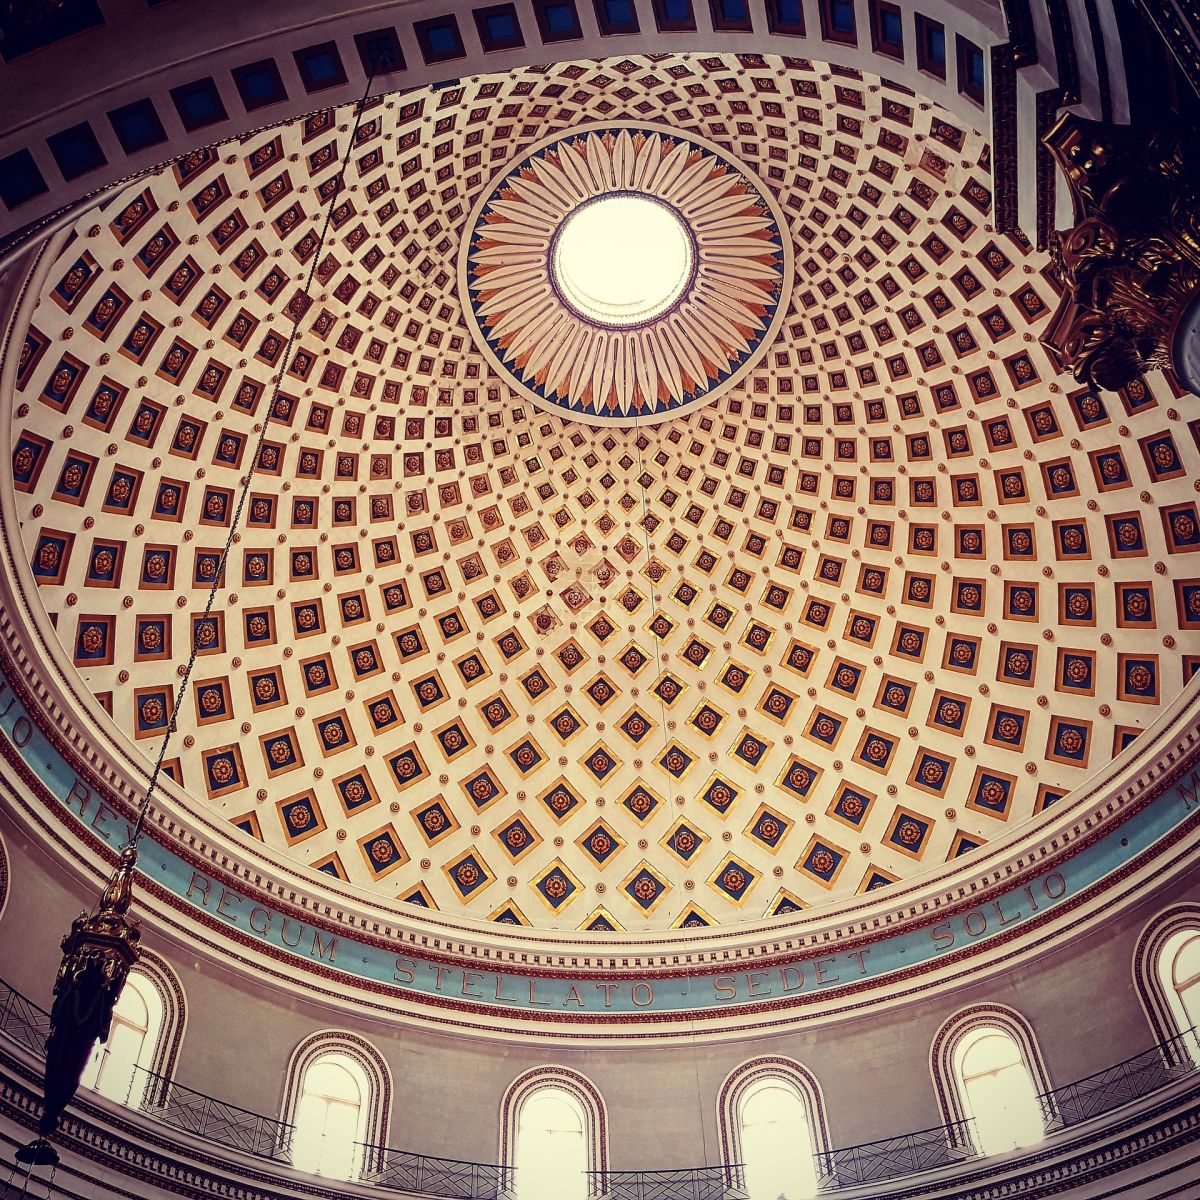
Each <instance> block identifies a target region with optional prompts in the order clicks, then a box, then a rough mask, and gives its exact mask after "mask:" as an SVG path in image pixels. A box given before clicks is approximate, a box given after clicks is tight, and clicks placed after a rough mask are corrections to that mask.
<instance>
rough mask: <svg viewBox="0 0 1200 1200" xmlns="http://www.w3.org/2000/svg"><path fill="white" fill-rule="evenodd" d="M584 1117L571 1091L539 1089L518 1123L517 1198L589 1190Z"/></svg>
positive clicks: (581, 1194)
mask: <svg viewBox="0 0 1200 1200" xmlns="http://www.w3.org/2000/svg"><path fill="white" fill-rule="evenodd" d="M586 1119H587V1118H586V1116H585V1114H584V1111H583V1108H582V1107H581V1105H580V1103H579V1101H578V1100H576V1099H575V1097H574V1096H572V1095H571V1093H570V1092H567V1091H564V1090H563V1089H562V1088H557V1087H544V1088H539V1089H538V1090H537V1091H536V1092H534V1093H532V1094H531V1095H530V1096H528V1097H527V1098H526V1100H525V1103H524V1104H522V1105H521V1116H520V1118H519V1123H518V1126H517V1156H516V1168H517V1179H516V1184H517V1196H518V1197H519V1200H556V1198H561V1200H584V1198H585V1197H586V1196H587V1194H588V1177H587V1169H588V1156H587V1144H586V1141H585V1130H584V1125H585V1123H586Z"/></svg>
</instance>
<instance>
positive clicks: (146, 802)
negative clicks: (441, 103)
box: [128, 70, 375, 848]
mask: <svg viewBox="0 0 1200 1200" xmlns="http://www.w3.org/2000/svg"><path fill="white" fill-rule="evenodd" d="M374 82H375V73H374V71H373V70H372V71H371V72H370V73H369V74H368V75H367V86H366V87H365V88H364V89H363V94H362V98H361V99H360V100H359V101H358V102H357V104H356V105H355V112H354V124H353V126H352V128H351V130H350V138H349V140H348V142H347V144H346V153H345V154H344V155H343V156H342V162H341V166H340V167H339V169H338V173H337V175H336V176H335V178H334V188H333V194H332V195H331V196H330V197H329V207H328V208H327V209H326V211H325V222H324V224H323V225H322V227H321V236H320V237H319V238H318V239H317V248H316V250H315V251H314V252H313V256H312V263H311V265H310V266H309V268H308V278H307V279H306V280H305V283H304V298H305V300H308V299H309V296H310V293H311V291H312V285H313V279H314V278H315V277H316V273H317V267H318V265H319V263H320V261H321V255H322V253H323V252H324V249H325V239H326V237H327V236H328V235H329V226H330V224H331V223H332V221H333V210H334V209H335V208H336V207H337V201H338V197H339V196H340V195H341V193H342V187H343V184H344V182H345V177H346V170H347V168H348V167H349V165H350V154H351V152H352V151H353V149H354V139H355V138H356V137H357V136H358V128H359V125H360V124H361V122H362V115H363V110H364V109H365V107H366V103H367V97H368V96H369V95H370V92H371V85H372V84H373V83H374ZM307 311H308V306H307V305H305V307H304V312H302V313H299V314H297V315H296V317H295V319H294V320H293V321H292V329H291V332H290V333H289V334H288V339H287V343H286V345H285V346H284V349H283V355H282V357H281V358H280V360H279V368H278V370H277V371H276V372H275V381H274V383H273V385H272V387H271V395H270V399H269V401H268V403H267V407H266V411H265V412H264V413H263V419H262V424H261V427H260V429H259V433H258V441H257V442H256V443H255V446H254V455H253V457H252V458H251V460H250V469H249V470H248V471H247V472H246V476H245V478H244V479H243V480H242V487H241V491H240V493H239V494H238V501H237V506H236V507H235V509H234V512H233V519H232V521H231V522H230V526H229V533H228V534H227V535H226V537H225V545H224V546H223V547H222V549H221V559H220V562H219V563H218V566H217V571H216V574H215V576H214V578H213V583H212V587H211V588H209V590H208V598H207V600H206V601H205V603H204V614H203V616H202V617H201V618H200V620H199V621H198V622H197V623H195V624H194V625H193V633H192V649H191V654H190V655H189V656H188V660H187V665H186V666H185V667H184V669H183V674H182V677H181V679H180V681H179V686H178V688H177V689H176V691H175V699H174V702H173V704H172V705H171V717H170V720H169V721H168V722H167V731H166V733H165V734H164V735H163V740H162V742H161V744H160V745H159V748H158V757H157V758H156V759H155V762H154V770H153V771H152V772H151V773H150V780H149V782H148V783H147V784H146V792H145V794H144V795H143V797H142V803H141V806H140V807H139V809H138V815H137V823H136V824H135V825H134V827H133V833H132V834H131V835H130V838H129V843H128V844H129V845H130V846H133V847H135V848H136V847H137V844H138V842H139V841H141V838H142V834H143V832H144V831H145V824H146V815H147V813H148V812H149V811H150V802H151V800H152V799H153V797H154V792H155V790H156V789H157V787H158V781H159V778H160V777H161V775H162V771H163V763H164V761H165V760H166V756H167V749H168V747H169V746H170V744H171V737H172V735H173V734H174V733H175V728H176V718H177V717H178V715H179V711H180V709H181V708H182V707H183V703H184V699H185V697H186V695H187V686H188V683H189V681H190V680H191V677H192V670H193V669H194V667H195V665H196V656H197V655H198V654H199V645H198V642H197V636H196V634H197V632H198V631H199V630H200V629H202V628H203V627H204V625H205V624H206V623H207V622H208V621H209V619H210V618H211V616H212V610H213V605H214V604H215V603H216V599H217V592H218V591H220V589H221V587H222V584H223V581H224V576H225V566H226V564H227V563H228V561H229V555H230V552H231V551H232V549H233V544H234V542H235V540H236V539H237V536H238V527H239V525H240V524H241V519H242V512H243V510H244V509H245V507H246V500H247V499H248V498H249V495H250V485H251V484H252V483H253V482H254V475H255V472H256V471H257V470H258V464H259V458H260V456H261V455H262V449H263V444H264V443H265V442H266V439H267V427H268V425H269V424H270V422H271V415H272V413H273V412H274V411H275V402H276V400H278V398H279V389H280V387H281V386H282V385H283V377H284V374H285V373H286V372H287V368H288V364H289V363H290V362H291V358H292V350H293V348H294V347H295V344H296V338H297V336H298V335H299V332H300V321H301V319H302V318H303V316H304V314H305V313H307Z"/></svg>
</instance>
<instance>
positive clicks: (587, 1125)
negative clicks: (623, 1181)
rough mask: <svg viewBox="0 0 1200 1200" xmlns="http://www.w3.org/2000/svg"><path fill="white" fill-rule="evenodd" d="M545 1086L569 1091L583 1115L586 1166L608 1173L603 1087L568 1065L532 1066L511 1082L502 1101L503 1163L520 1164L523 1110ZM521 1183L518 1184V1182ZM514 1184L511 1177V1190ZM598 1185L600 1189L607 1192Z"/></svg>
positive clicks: (606, 1123)
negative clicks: (530, 1099)
mask: <svg viewBox="0 0 1200 1200" xmlns="http://www.w3.org/2000/svg"><path fill="white" fill-rule="evenodd" d="M544 1088H556V1089H559V1090H561V1091H564V1092H567V1093H568V1094H569V1095H570V1096H571V1098H572V1099H573V1100H574V1101H575V1103H576V1104H577V1105H578V1106H579V1108H580V1110H581V1111H582V1113H583V1116H584V1143H585V1146H586V1150H587V1163H588V1166H587V1169H588V1170H589V1171H593V1172H599V1174H600V1177H601V1180H602V1179H603V1177H604V1176H606V1175H607V1174H608V1113H607V1111H606V1110H605V1107H604V1097H603V1096H601V1094H600V1089H599V1088H597V1087H596V1085H595V1084H594V1083H592V1081H591V1080H590V1079H588V1078H587V1076H585V1075H581V1074H580V1073H579V1072H578V1071H572V1070H569V1069H568V1068H566V1067H555V1066H545V1067H533V1068H532V1069H530V1070H528V1071H526V1072H525V1073H524V1074H523V1075H518V1076H517V1078H516V1079H514V1080H513V1081H512V1083H510V1084H509V1085H508V1088H507V1089H506V1090H505V1093H504V1099H503V1100H502V1101H501V1104H500V1165H501V1167H503V1168H504V1169H505V1170H506V1171H511V1170H512V1169H513V1168H515V1167H516V1165H517V1155H518V1149H517V1142H518V1139H519V1134H520V1129H521V1110H522V1108H523V1107H524V1105H525V1103H526V1102H527V1101H528V1100H529V1098H530V1097H531V1096H533V1095H534V1094H536V1093H537V1092H539V1091H541V1090H542V1089H544ZM518 1186H519V1185H518ZM512 1187H513V1183H512V1181H511V1180H510V1182H509V1184H508V1188H509V1190H511V1189H512ZM606 1190H607V1188H606V1187H605V1188H599V1189H597V1191H598V1192H599V1191H606Z"/></svg>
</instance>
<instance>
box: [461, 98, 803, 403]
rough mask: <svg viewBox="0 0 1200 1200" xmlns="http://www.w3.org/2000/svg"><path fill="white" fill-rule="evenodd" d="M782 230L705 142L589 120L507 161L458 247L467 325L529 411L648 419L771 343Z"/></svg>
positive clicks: (756, 193) (758, 195) (700, 394)
mask: <svg viewBox="0 0 1200 1200" xmlns="http://www.w3.org/2000/svg"><path fill="white" fill-rule="evenodd" d="M786 230H787V225H786V222H785V220H784V218H783V214H782V213H781V212H780V210H779V208H778V206H777V205H776V203H775V201H774V198H773V197H772V196H771V194H770V192H769V191H768V189H767V188H766V187H765V186H764V185H763V184H762V183H761V182H760V181H759V180H758V179H757V178H755V177H754V176H753V175H752V174H751V173H750V172H749V171H748V170H747V169H746V167H745V166H744V165H742V164H741V163H738V162H737V161H736V160H734V159H733V158H731V157H730V156H729V155H728V154H726V152H725V151H723V150H722V149H721V148H720V147H719V146H717V145H716V144H714V143H712V142H709V141H706V140H705V139H703V138H699V137H696V136H695V135H693V134H689V133H677V132H673V131H672V132H668V131H666V130H663V129H662V128H661V127H659V126H655V125H650V124H644V123H639V122H622V123H620V124H612V125H609V124H603V125H585V126H581V127H577V128H575V129H574V130H572V132H571V133H570V134H567V135H559V136H557V137H554V138H552V139H549V140H547V141H545V142H542V143H540V144H539V145H538V146H536V147H535V148H534V149H533V150H531V151H530V152H529V153H527V154H526V155H525V156H524V157H523V158H522V159H521V160H520V161H519V162H516V163H510V164H509V165H508V166H506V167H505V168H504V170H503V171H502V172H501V173H500V174H499V175H498V176H497V177H496V179H495V180H494V182H493V184H492V186H491V187H490V188H489V189H487V190H486V191H485V192H484V194H483V196H482V198H481V199H480V201H479V203H478V205H477V206H476V209H475V211H474V213H473V214H472V216H471V219H470V221H469V223H468V233H467V236H466V237H465V238H464V239H463V243H462V249H461V251H460V255H459V270H458V279H459V291H460V295H461V297H462V299H463V308H464V311H465V312H466V314H467V319H468V323H469V324H470V326H471V328H472V331H473V333H474V334H475V336H476V339H477V341H478V343H479V346H480V348H481V349H482V350H483V352H484V353H485V354H486V355H487V357H488V358H489V360H490V361H491V363H492V365H493V366H494V367H495V368H496V369H497V370H498V371H499V372H500V373H501V374H502V375H503V376H505V377H506V378H507V379H508V380H509V381H510V383H511V384H512V385H513V386H514V387H515V388H516V390H517V391H518V392H519V393H520V394H522V395H524V396H526V397H528V398H529V399H530V400H532V401H533V402H534V403H535V404H537V405H538V406H539V407H541V408H543V409H546V410H548V411H550V412H554V413H557V414H558V415H560V416H561V415H569V416H571V417H572V418H574V419H576V420H580V421H585V422H587V423H588V424H592V425H629V424H633V423H638V422H640V423H643V424H651V423H656V422H658V421H662V420H666V419H667V418H669V417H672V416H675V415H677V414H679V413H680V412H683V411H686V410H687V409H690V408H694V407H698V406H701V405H706V404H708V403H709V402H710V401H711V400H713V399H714V398H715V397H716V396H717V395H719V394H720V393H721V392H723V391H724V390H725V389H727V388H728V387H730V386H731V385H732V384H734V383H735V382H736V381H737V380H739V379H741V378H742V376H744V375H745V374H746V372H747V371H749V370H750V369H751V368H752V367H753V366H754V365H755V363H756V362H757V361H758V360H759V358H761V356H762V355H763V353H765V351H766V349H767V347H768V346H769V345H770V344H771V342H772V341H773V340H774V337H775V334H776V332H777V330H778V328H779V326H780V324H781V323H782V321H783V317H784V313H785V311H786V309H787V300H788V295H789V292H790V289H791V276H792V247H791V242H790V240H789V238H788V237H787V236H786Z"/></svg>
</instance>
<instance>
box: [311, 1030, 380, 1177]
mask: <svg viewBox="0 0 1200 1200" xmlns="http://www.w3.org/2000/svg"><path fill="white" fill-rule="evenodd" d="M369 1086H370V1085H369V1084H368V1082H367V1079H366V1076H365V1075H364V1074H363V1070H362V1068H361V1067H360V1066H359V1065H358V1063H356V1062H355V1061H354V1060H353V1059H352V1058H348V1057H347V1056H346V1055H345V1054H341V1053H339V1052H338V1051H336V1050H330V1051H329V1052H328V1053H327V1054H322V1055H321V1056H320V1057H319V1058H317V1059H314V1060H313V1061H312V1062H311V1063H310V1064H309V1067H308V1070H307V1071H305V1072H304V1079H303V1080H302V1082H301V1084H300V1099H299V1100H298V1101H297V1103H296V1120H295V1126H296V1128H295V1132H294V1133H293V1135H292V1138H293V1141H292V1147H293V1149H292V1166H294V1167H295V1168H296V1169H297V1170H300V1171H308V1172H310V1173H311V1174H313V1175H325V1176H327V1177H328V1178H330V1179H357V1178H358V1175H359V1172H360V1170H361V1154H360V1152H359V1151H360V1147H361V1146H362V1144H363V1143H364V1141H365V1140H366V1139H365V1137H364V1134H365V1132H366V1131H365V1129H364V1128H363V1116H364V1113H363V1101H364V1100H365V1099H366V1095H367V1091H368V1089H369Z"/></svg>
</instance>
